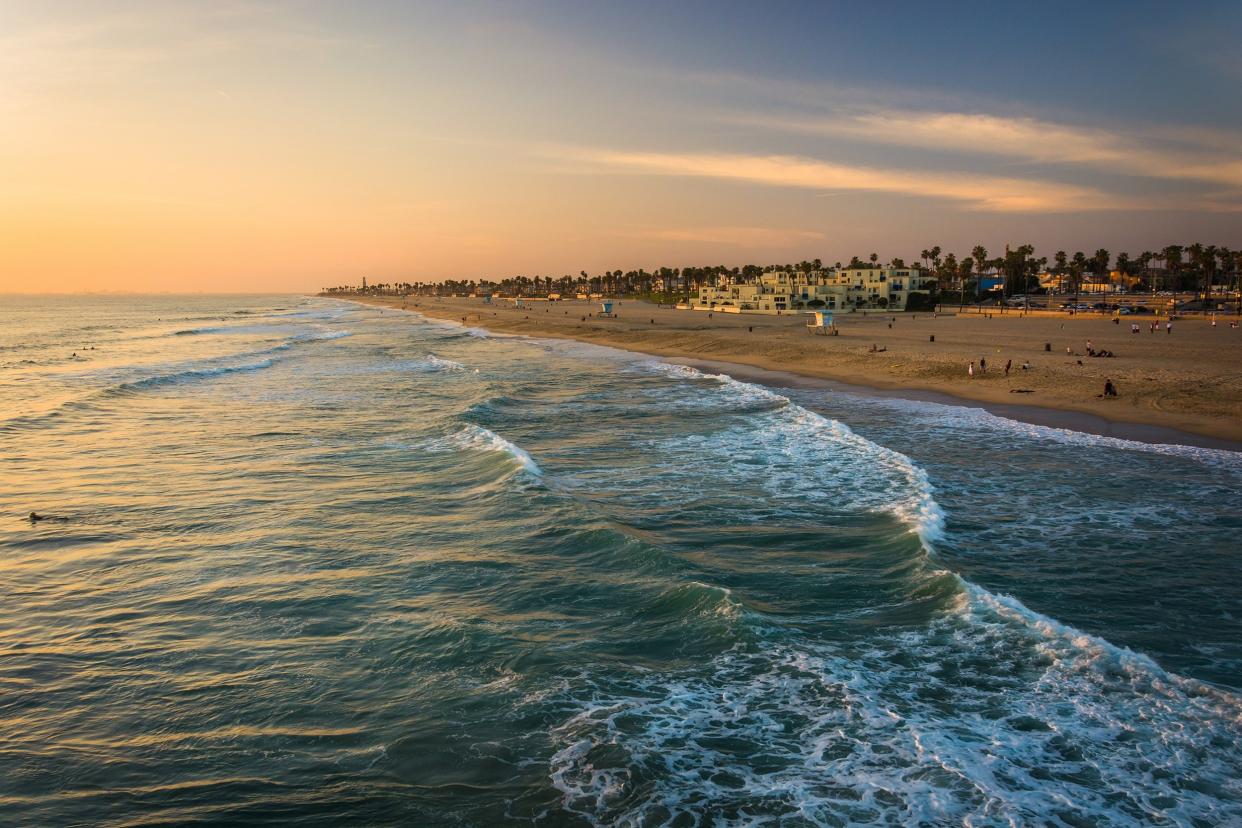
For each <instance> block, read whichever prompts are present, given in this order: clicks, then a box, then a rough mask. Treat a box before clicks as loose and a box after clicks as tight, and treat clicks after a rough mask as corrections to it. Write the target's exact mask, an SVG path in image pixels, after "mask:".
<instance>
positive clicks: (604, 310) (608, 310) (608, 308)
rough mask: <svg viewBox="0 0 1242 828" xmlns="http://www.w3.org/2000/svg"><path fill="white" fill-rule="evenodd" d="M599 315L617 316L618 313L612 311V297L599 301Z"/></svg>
mask: <svg viewBox="0 0 1242 828" xmlns="http://www.w3.org/2000/svg"><path fill="white" fill-rule="evenodd" d="M599 315H600V316H607V317H613V316H616V314H614V313H613V312H612V300H611V299H605V300H603V301H602V302H600V303H599Z"/></svg>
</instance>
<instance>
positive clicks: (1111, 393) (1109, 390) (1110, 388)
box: [1101, 379, 1117, 397]
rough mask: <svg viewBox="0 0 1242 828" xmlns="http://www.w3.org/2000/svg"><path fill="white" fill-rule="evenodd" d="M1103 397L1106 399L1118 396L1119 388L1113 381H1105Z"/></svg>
mask: <svg viewBox="0 0 1242 828" xmlns="http://www.w3.org/2000/svg"><path fill="white" fill-rule="evenodd" d="M1101 396H1104V397H1115V396H1117V386H1115V385H1113V381H1112V380H1110V379H1106V380H1104V393H1103V394H1102V395H1101Z"/></svg>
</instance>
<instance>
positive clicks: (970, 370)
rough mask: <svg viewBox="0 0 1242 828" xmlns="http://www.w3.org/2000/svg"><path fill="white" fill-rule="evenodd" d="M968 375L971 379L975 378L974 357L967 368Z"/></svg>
mask: <svg viewBox="0 0 1242 828" xmlns="http://www.w3.org/2000/svg"><path fill="white" fill-rule="evenodd" d="M966 376H968V377H970V378H971V379H974V378H975V361H974V360H973V359H972V360H971V361H970V365H969V366H967V368H966Z"/></svg>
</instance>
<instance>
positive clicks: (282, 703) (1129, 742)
mask: <svg viewBox="0 0 1242 828" xmlns="http://www.w3.org/2000/svg"><path fill="white" fill-rule="evenodd" d="M0 391H2V392H3V393H2V394H0V480H2V481H3V486H2V487H0V590H2V592H0V594H2V595H3V601H2V602H0V822H3V823H5V824H21V825H56V826H63V825H118V826H119V825H170V824H194V825H221V826H223V825H271V824H286V823H292V822H296V823H297V824H299V825H325V826H326V825H334V826H335V825H344V824H359V825H384V824H400V825H510V824H511V825H520V824H537V825H588V824H601V825H613V824H623V825H658V824H671V825H678V826H682V825H686V826H689V825H764V824H773V825H775V824H781V825H847V824H877V825H908V824H926V825H948V824H968V825H1045V824H1047V825H1073V826H1078V825H1133V824H1155V825H1202V826H1208V825H1222V824H1228V823H1234V824H1238V823H1239V822H1242V785H1240V784H1239V781H1238V780H1239V778H1242V746H1240V740H1242V698H1240V696H1239V689H1240V688H1242V548H1240V544H1239V543H1238V536H1239V530H1240V529H1242V520H1240V519H1239V517H1238V512H1237V508H1236V506H1237V501H1238V495H1239V492H1240V490H1242V487H1240V484H1242V455H1237V454H1233V453H1229V452H1222V451H1214V450H1206V449H1195V448H1183V447H1173V446H1149V445H1142V444H1136V443H1128V442H1125V441H1119V440H1114V439H1108V438H1100V437H1093V436H1088V435H1081V434H1075V433H1071V432H1064V431H1057V430H1053V429H1048V428H1042V427H1037V426H1029V425H1023V424H1019V423H1014V422H1011V421H1007V420H1002V419H998V418H996V417H993V416H991V415H989V414H987V413H985V412H982V411H979V410H975V409H966V408H955V407H948V406H942V405H935V404H930V403H915V402H905V401H898V400H890V399H876V398H869V397H865V396H858V395H854V394H849V393H843V392H838V391H827V390H811V389H802V390H796V389H783V388H767V387H763V386H759V385H755V384H750V383H743V382H738V381H736V380H733V379H730V378H728V377H724V376H712V375H709V374H705V373H701V372H699V371H696V370H694V369H692V368H688V367H683V366H677V365H671V364H668V363H665V362H661V361H660V360H657V359H654V358H645V357H642V356H639V355H635V354H629V353H622V352H618V351H612V350H608V349H604V348H598V347H594V346H588V345H582V344H578V343H572V342H554V341H544V340H535V339H526V338H518V337H504V336H498V335H488V334H487V333H486V332H483V331H479V330H473V329H468V328H463V327H461V326H457V325H452V324H448V323H443V322H437V321H434V320H427V319H423V318H421V317H418V316H416V315H413V314H406V313H401V312H397V311H393V310H388V311H386V312H381V311H380V310H379V309H375V308H366V307H361V306H355V305H351V304H347V303H343V302H336V301H330V300H321V299H305V298H301V297H202V298H141V299H134V298H125V299H119V298H90V299H63V298H62V299H40V298H12V297H10V298H5V299H4V300H3V304H2V305H0ZM31 510H37V511H39V512H41V513H44V514H46V515H50V516H54V517H55V519H48V520H45V521H42V522H39V523H31V522H29V521H27V520H24V519H23V516H24V515H26V514H27V513H29V512H30V511H31Z"/></svg>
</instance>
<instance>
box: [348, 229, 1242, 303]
mask: <svg viewBox="0 0 1242 828" xmlns="http://www.w3.org/2000/svg"><path fill="white" fill-rule="evenodd" d="M919 260H920V261H921V264H917V263H912V264H909V265H907V263H906V261H905V260H904V259H902V258H899V257H898V258H893V259H890V260H889V261H888V262H886V263H884V265H883V266H888V267H897V268H905V267H921V268H922V269H923V270H924V271H925V272H926V273H928V274H929V275H931V276H934V277H935V280H936V287H937V290H938V291H939V293H940V294H941V296H942V297H946V296H947V297H953V296H954V294H956V295H957V297H959V298H960V299H961V301H965V297H966V295H968V294H969V295H971V296H973V297H975V298H976V299H978V298H979V297H981V296H982V295H983V293H984V291H983V286H984V284H985V280H986V278H987V277H991V278H993V279H996V280H998V281H999V283H1000V287H1001V290H1002V292H1003V294H1004V295H1005V296H1006V297H1008V296H1013V295H1016V294H1026V293H1033V292H1039V291H1040V290H1042V288H1041V283H1040V278H1039V276H1040V274H1045V273H1047V274H1050V275H1051V276H1052V277H1053V280H1054V282H1055V284H1056V289H1057V290H1058V292H1060V293H1066V294H1071V293H1072V294H1074V295H1075V296H1077V295H1078V294H1079V293H1080V292H1081V290H1082V287H1083V284H1084V281H1085V280H1086V277H1088V276H1094V277H1096V278H1097V279H1100V278H1105V277H1107V276H1108V274H1109V273H1110V272H1116V273H1118V274H1119V278H1120V279H1122V280H1123V281H1125V282H1126V283H1128V285H1129V287H1130V288H1131V289H1132V290H1137V291H1148V290H1150V291H1152V292H1155V291H1157V290H1169V291H1175V292H1186V291H1190V292H1194V293H1199V294H1201V295H1202V298H1203V299H1204V301H1205V303H1206V302H1210V301H1211V299H1212V296H1213V293H1214V291H1215V290H1216V289H1217V288H1218V287H1219V288H1221V289H1223V290H1227V291H1229V292H1231V293H1235V294H1237V293H1238V290H1239V287H1242V285H1240V277H1239V268H1240V267H1242V251H1238V250H1232V249H1230V248H1228V247H1225V246H1222V245H1205V244H1201V243H1198V242H1196V243H1194V244H1190V245H1169V246H1167V247H1164V248H1163V249H1161V250H1158V251H1151V250H1147V251H1144V252H1142V253H1141V254H1139V255H1138V256H1133V257H1132V256H1130V254H1129V253H1126V252H1120V253H1118V254H1117V255H1116V256H1115V257H1113V256H1112V254H1111V253H1110V252H1109V251H1108V250H1106V249H1104V248H1100V249H1098V250H1096V251H1095V253H1093V254H1087V253H1085V252H1083V251H1077V252H1075V253H1073V254H1069V253H1067V252H1066V251H1064V250H1058V251H1056V252H1055V253H1054V254H1053V255H1052V258H1051V259H1049V257H1047V256H1039V257H1037V256H1035V247H1034V246H1033V245H1030V244H1022V245H1016V246H1011V245H1006V247H1005V250H1004V253H1003V254H1001V255H999V256H994V257H993V256H990V255H989V252H988V249H987V248H986V247H984V246H983V245H981V244H980V245H975V247H973V248H972V249H971V250H970V252H969V255H966V256H963V257H961V258H958V257H957V255H956V254H954V253H952V252H949V253H944V252H943V251H942V249H941V248H940V246H938V245H937V246H935V247H930V248H927V249H924V250H922V251H920V253H919ZM1110 265H1111V266H1110ZM880 266H882V265H881V264H880V256H879V254H878V253H872V254H870V255H869V256H867V257H866V258H865V259H862V258H859V257H858V256H854V257H852V258H851V259H850V260H849V262H847V263H844V264H843V263H842V262H839V261H838V262H836V263H835V264H833V265H831V267H834V268H836V269H838V270H840V269H843V268H850V269H856V268H869V267H871V268H873V267H880ZM826 267H827V266H826V265H825V263H824V262H823V261H821V260H820V259H813V260H809V261H807V260H803V261H800V262H797V263H786V264H769V265H755V264H748V265H742V266H740V267H728V266H726V265H707V266H702V267H680V268H676V267H659V268H655V269H654V270H650V271H649V270H645V269H643V268H639V269H637V270H627V271H622V270H606V271H604V272H603V273H602V274H596V275H591V274H589V273H587V272H586V271H585V270H583V271H580V272H579V273H578V275H576V276H574V275H570V274H565V275H563V276H509V277H506V278H503V279H500V280H498V281H493V280H489V279H477V280H476V279H466V280H457V279H445V280H443V281H441V282H434V283H426V282H424V283H412V282H400V283H382V284H373V285H369V286H368V285H366V283H365V280H364V281H363V285H364V286H363V287H361V288H359V287H353V286H349V285H341V286H337V287H332V288H324V292H325V293H328V294H349V293H375V294H399V295H410V294H416V295H451V294H471V293H503V294H506V295H513V296H546V295H548V294H552V293H559V294H562V295H573V294H576V293H601V294H606V295H612V296H620V295H639V296H641V295H653V294H655V295H659V294H663V295H664V296H665V297H675V296H677V295H679V294H680V295H681V296H683V297H684V298H686V299H689V298H690V296H691V295H692V294H694V293H695V292H697V291H698V289H699V288H701V287H703V286H705V285H710V284H714V283H715V282H716V281H717V280H719V279H721V278H726V277H727V278H740V279H744V280H745V279H755V278H758V277H759V276H760V275H761V274H763V273H765V272H773V271H786V272H795V273H816V272H819V271H823V270H824V269H826ZM1239 301H1240V303H1242V298H1240V299H1239Z"/></svg>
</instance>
